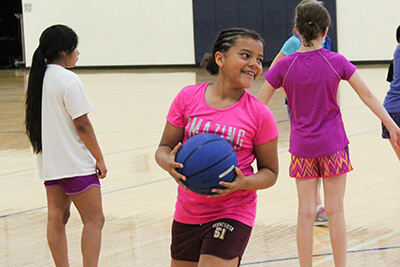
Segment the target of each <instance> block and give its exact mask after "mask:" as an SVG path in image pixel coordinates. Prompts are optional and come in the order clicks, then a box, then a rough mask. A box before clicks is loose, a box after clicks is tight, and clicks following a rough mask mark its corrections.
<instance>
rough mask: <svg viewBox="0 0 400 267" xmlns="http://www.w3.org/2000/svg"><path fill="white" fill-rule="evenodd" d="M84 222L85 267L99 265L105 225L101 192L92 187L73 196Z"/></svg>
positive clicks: (97, 188)
mask: <svg viewBox="0 0 400 267" xmlns="http://www.w3.org/2000/svg"><path fill="white" fill-rule="evenodd" d="M71 199H72V201H73V203H74V205H75V207H76V208H77V210H78V211H79V214H80V216H81V219H82V222H83V231H82V243H81V249H82V256H83V266H84V267H92V266H93V267H96V266H97V265H98V261H99V256H100V247H101V231H102V229H103V225H104V215H103V208H102V201H101V191H100V188H99V187H97V186H92V187H90V188H89V189H88V190H86V191H85V192H83V193H81V194H78V195H74V196H71Z"/></svg>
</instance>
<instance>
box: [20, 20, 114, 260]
mask: <svg viewBox="0 0 400 267" xmlns="http://www.w3.org/2000/svg"><path fill="white" fill-rule="evenodd" d="M77 45H78V36H77V35H76V33H75V32H74V31H73V30H72V29H70V28H69V27H67V26H64V25H53V26H51V27H49V28H47V29H46V30H44V31H43V33H42V35H41V36H40V41H39V47H38V48H37V49H36V50H35V53H34V55H33V59H32V66H31V70H30V74H29V83H28V89H27V93H26V118H25V123H26V132H27V135H28V138H29V140H30V142H31V144H32V147H33V152H34V153H35V154H36V155H37V161H38V171H39V176H40V178H41V179H43V180H44V181H45V182H44V185H45V187H46V195H47V206H48V208H47V209H48V221H47V240H48V244H49V247H50V251H51V253H52V256H53V260H54V263H55V265H56V266H69V262H68V246H67V237H66V233H65V226H66V224H67V221H68V218H69V216H70V207H71V202H73V203H74V205H75V207H76V208H77V210H78V211H79V214H80V216H81V219H82V222H83V225H84V226H83V231H82V240H81V242H82V244H81V251H82V256H83V266H85V267H89V266H93V267H94V266H97V265H98V260H99V254H100V246H101V232H102V228H103V224H104V215H103V210H102V203H101V191H100V182H99V178H105V177H106V175H107V168H106V165H105V163H104V158H103V155H102V152H101V150H100V147H99V145H98V143H97V140H96V135H95V133H94V130H93V127H92V124H91V123H90V120H89V118H88V115H87V114H88V113H89V112H91V111H92V110H93V106H92V104H91V103H90V101H89V99H88V98H87V96H86V93H85V91H84V89H83V86H82V82H81V80H80V79H79V77H78V76H77V75H76V74H75V73H73V72H71V71H69V70H67V69H66V68H72V67H74V66H75V64H76V62H77V60H78V55H79V52H78V50H77V48H76V47H77Z"/></svg>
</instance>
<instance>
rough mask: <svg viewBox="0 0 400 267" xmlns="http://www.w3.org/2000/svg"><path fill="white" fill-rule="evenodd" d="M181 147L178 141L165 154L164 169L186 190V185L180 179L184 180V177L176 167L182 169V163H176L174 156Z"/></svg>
mask: <svg viewBox="0 0 400 267" xmlns="http://www.w3.org/2000/svg"><path fill="white" fill-rule="evenodd" d="M181 147H182V143H181V142H179V143H178V144H177V145H176V146H175V147H174V149H173V150H172V151H171V152H170V153H169V154H168V156H167V161H168V163H167V166H168V167H167V168H166V169H165V170H166V171H167V172H168V173H169V174H170V175H171V176H172V178H174V179H175V181H176V182H177V183H178V184H179V185H180V186H182V187H183V188H184V189H185V190H187V189H188V188H187V186H186V185H185V184H184V183H183V182H182V181H186V177H185V176H184V175H182V174H180V173H179V172H178V171H177V170H176V169H178V168H179V169H182V168H183V164H182V163H178V162H176V161H175V157H176V153H178V151H179V149H181Z"/></svg>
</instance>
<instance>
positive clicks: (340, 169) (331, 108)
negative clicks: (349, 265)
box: [259, 0, 400, 267]
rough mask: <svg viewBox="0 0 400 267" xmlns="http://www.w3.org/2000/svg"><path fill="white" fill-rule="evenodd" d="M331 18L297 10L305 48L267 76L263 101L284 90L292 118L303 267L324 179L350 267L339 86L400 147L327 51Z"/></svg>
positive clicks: (318, 8)
mask: <svg viewBox="0 0 400 267" xmlns="http://www.w3.org/2000/svg"><path fill="white" fill-rule="evenodd" d="M330 22H331V19H330V15H329V13H328V11H327V10H326V8H325V7H324V6H323V3H322V2H318V1H314V0H311V1H310V0H306V1H302V2H300V3H299V4H298V6H297V7H296V16H295V30H296V32H297V33H299V34H300V36H301V41H302V44H301V47H300V49H299V50H298V51H297V52H295V53H293V54H291V55H290V56H287V57H285V58H283V59H281V60H279V62H277V63H276V65H275V66H274V67H273V68H271V69H269V70H268V72H266V73H265V78H266V81H265V82H264V85H263V87H262V89H261V91H260V94H259V98H260V99H263V102H265V103H268V102H269V100H270V99H271V97H272V95H273V93H274V91H275V89H278V88H280V87H283V89H284V90H285V93H286V95H287V99H288V105H289V109H290V115H291V121H290V122H291V134H290V148H289V152H290V153H291V154H292V160H291V163H290V167H289V168H290V170H289V174H290V176H291V177H294V178H296V186H297V193H298V199H299V208H298V219H297V249H298V253H299V262H300V266H302V267H304V266H312V259H313V257H312V249H313V222H314V218H315V213H316V211H315V205H316V195H317V189H318V178H319V177H322V178H323V188H324V194H325V208H326V213H327V215H328V220H329V234H330V239H331V245H332V252H333V258H334V263H335V266H336V267H342V266H346V252H347V251H346V250H347V241H346V223H345V216H344V207H343V205H344V203H343V200H344V192H345V185H346V173H347V172H349V171H351V170H352V169H353V168H352V165H351V162H350V158H349V149H348V144H349V140H348V139H347V136H346V132H345V129H344V125H343V121H342V117H341V113H340V108H339V105H338V103H337V91H338V86H339V82H340V81H341V80H347V81H348V82H349V83H350V85H351V86H352V88H353V89H354V90H355V92H356V93H357V94H358V96H359V97H360V98H361V100H362V101H363V102H364V103H365V104H366V105H367V106H368V107H369V108H370V109H371V110H372V111H373V113H374V114H375V115H376V116H377V117H378V118H379V119H380V120H381V121H382V122H383V124H384V125H385V126H386V127H387V128H388V130H389V132H390V134H391V138H392V141H393V143H394V144H395V145H396V146H398V147H400V129H399V127H397V125H396V124H395V123H394V121H393V120H392V119H391V118H390V116H389V115H388V113H387V112H386V110H385V109H384V108H383V106H382V105H381V104H380V102H379V100H378V99H377V98H376V97H375V96H374V95H373V94H372V92H371V91H370V90H369V89H368V87H367V86H366V85H365V83H364V82H363V80H362V79H361V77H360V76H359V74H358V73H357V71H356V67H355V66H354V65H353V64H351V63H350V62H349V61H348V60H347V59H346V58H345V57H344V56H342V55H340V54H338V53H334V52H331V51H328V50H326V49H323V48H322V42H323V40H324V39H325V37H326V34H327V32H328V27H329V25H330Z"/></svg>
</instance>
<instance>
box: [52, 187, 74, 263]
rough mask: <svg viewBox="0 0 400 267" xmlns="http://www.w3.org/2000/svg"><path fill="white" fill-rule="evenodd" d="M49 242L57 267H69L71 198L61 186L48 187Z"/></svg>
mask: <svg viewBox="0 0 400 267" xmlns="http://www.w3.org/2000/svg"><path fill="white" fill-rule="evenodd" d="M46 194H47V206H48V208H47V209H48V212H47V213H48V215H47V242H48V244H49V248H50V251H51V255H52V256H53V260H54V263H55V265H56V266H57V267H68V266H69V263H68V246H67V236H66V233H65V225H66V224H67V221H68V218H69V216H70V207H71V199H70V197H69V196H68V195H66V194H65V193H64V190H63V189H62V188H61V186H54V187H50V188H47V189H46Z"/></svg>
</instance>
